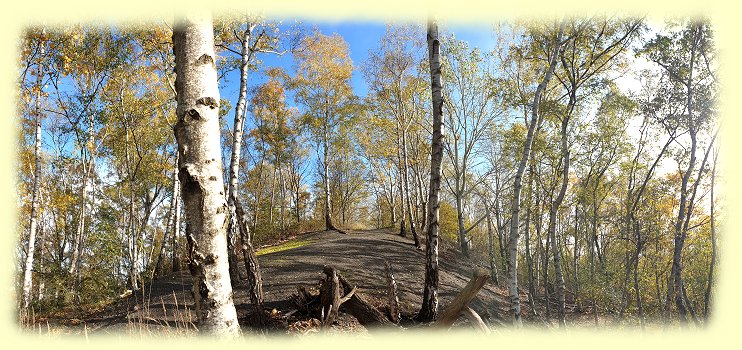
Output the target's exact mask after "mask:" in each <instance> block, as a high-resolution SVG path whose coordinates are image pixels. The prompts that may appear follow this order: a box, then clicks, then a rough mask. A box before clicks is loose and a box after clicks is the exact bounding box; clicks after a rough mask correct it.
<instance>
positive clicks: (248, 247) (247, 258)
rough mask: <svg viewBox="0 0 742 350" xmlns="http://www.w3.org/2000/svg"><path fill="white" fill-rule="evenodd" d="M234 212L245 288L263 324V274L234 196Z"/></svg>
mask: <svg viewBox="0 0 742 350" xmlns="http://www.w3.org/2000/svg"><path fill="white" fill-rule="evenodd" d="M234 203H235V214H236V215H237V225H239V231H240V240H241V241H242V257H243V259H244V262H245V270H246V271H247V288H248V294H249V296H250V303H251V304H252V307H253V313H254V314H255V316H256V321H257V323H258V325H259V326H262V325H263V324H265V314H264V313H263V275H262V273H261V272H260V265H259V264H258V257H257V255H256V254H255V248H254V247H253V245H252V235H251V234H250V226H248V225H247V220H245V218H246V215H245V211H244V210H243V209H242V205H241V204H240V201H239V200H238V199H237V198H234Z"/></svg>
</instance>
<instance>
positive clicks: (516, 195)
mask: <svg viewBox="0 0 742 350" xmlns="http://www.w3.org/2000/svg"><path fill="white" fill-rule="evenodd" d="M563 32H564V22H562V24H561V25H560V26H559V33H558V34H557V37H556V40H555V41H554V52H552V56H551V58H550V59H549V67H548V68H547V70H546V75H545V76H544V79H543V80H542V81H541V83H540V84H539V85H538V87H537V88H536V93H535V95H534V97H533V103H532V105H531V121H530V123H529V125H528V134H527V135H526V142H525V143H524V144H523V153H522V154H521V158H520V162H519V164H518V168H517V170H516V173H515V179H514V183H513V202H512V210H511V215H510V244H509V247H508V250H509V264H508V268H509V271H508V272H509V274H508V277H509V278H508V294H509V296H510V312H511V314H512V317H513V323H514V324H515V325H516V326H518V327H520V326H521V325H522V321H521V316H520V296H519V295H518V234H519V232H518V230H519V226H520V218H519V215H520V191H521V181H522V179H523V173H524V172H525V169H526V164H527V163H528V158H529V157H530V155H531V145H532V144H533V137H534V131H535V129H536V124H538V120H539V103H540V100H541V95H542V94H543V92H544V90H546V86H547V85H548V84H549V81H550V80H551V76H552V75H553V74H554V68H555V67H556V63H557V57H559V51H560V47H561V41H562V33H563Z"/></svg>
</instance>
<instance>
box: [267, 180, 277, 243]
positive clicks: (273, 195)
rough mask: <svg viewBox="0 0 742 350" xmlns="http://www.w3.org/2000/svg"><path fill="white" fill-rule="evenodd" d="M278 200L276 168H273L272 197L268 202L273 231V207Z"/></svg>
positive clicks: (269, 223)
mask: <svg viewBox="0 0 742 350" xmlns="http://www.w3.org/2000/svg"><path fill="white" fill-rule="evenodd" d="M275 200H276V168H273V175H272V176H271V199H270V201H269V202H268V203H269V205H268V228H270V230H271V231H273V207H274V205H275Z"/></svg>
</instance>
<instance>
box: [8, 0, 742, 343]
mask: <svg viewBox="0 0 742 350" xmlns="http://www.w3.org/2000/svg"><path fill="white" fill-rule="evenodd" d="M192 3H194V4H195V2H188V1H178V2H174V1H167V2H160V3H157V4H153V3H145V2H143V1H128V2H122V3H105V4H104V3H101V4H96V3H92V2H84V1H81V2H74V3H70V2H67V3H64V4H62V3H60V4H51V3H49V4H47V3H45V2H35V3H33V4H17V5H13V6H9V7H6V8H5V10H4V11H2V15H0V16H1V17H2V18H3V22H2V23H3V25H2V26H3V31H2V33H0V42H2V44H3V46H2V47H3V48H4V50H2V51H0V67H3V68H2V70H0V74H1V75H2V79H0V81H2V82H4V84H3V85H2V89H1V90H0V92H1V93H2V94H1V96H3V97H4V98H3V99H2V104H1V105H0V108H2V111H3V112H4V113H2V114H3V115H5V116H7V117H6V118H0V123H1V124H0V130H2V136H3V137H2V138H0V142H3V143H4V144H2V145H0V164H4V165H5V166H4V167H0V183H1V184H2V185H3V189H4V192H3V194H4V195H3V196H2V198H3V200H2V204H1V207H0V210H2V211H1V212H0V213H2V214H0V215H2V216H0V218H2V220H3V221H2V222H5V223H7V225H6V227H7V228H8V229H6V232H7V234H4V235H2V239H3V240H2V241H0V242H1V244H0V247H2V248H3V249H4V251H3V252H2V253H0V257H2V258H3V259H4V260H3V262H2V263H0V266H2V268H0V276H1V278H2V279H1V280H0V285H1V286H3V287H2V288H0V315H2V316H0V318H2V324H1V325H2V331H3V333H6V332H9V333H11V334H12V333H13V332H15V328H14V321H13V320H14V304H15V303H14V300H13V299H14V289H13V283H12V282H11V278H12V277H11V276H13V275H14V272H15V271H14V267H15V266H16V264H15V263H14V261H13V259H14V257H15V255H14V253H13V249H14V247H15V242H14V240H15V237H16V236H15V235H13V234H11V233H12V232H13V229H12V227H13V226H14V225H13V224H12V223H14V221H15V218H16V217H17V216H16V213H15V208H16V204H15V191H16V189H15V186H16V185H15V176H16V173H17V172H16V171H15V169H14V168H13V164H14V157H15V147H16V145H17V142H16V140H15V139H14V137H15V134H14V133H13V130H15V126H16V125H17V119H16V117H10V116H15V114H16V108H15V101H14V98H15V93H14V91H15V85H14V84H15V77H16V70H15V69H14V68H15V62H16V57H17V48H18V46H17V43H18V41H17V38H18V37H19V35H20V32H21V30H22V29H23V27H24V26H26V25H28V24H33V23H41V22H44V23H50V24H53V23H60V24H61V23H68V22H72V21H76V22H77V21H92V20H96V21H102V22H125V21H127V20H146V19H152V20H156V19H158V18H166V17H168V16H171V15H172V13H173V12H176V13H177V12H180V11H181V10H184V9H185V8H186V7H189V8H190V6H191V5H193V4H192ZM250 5H251V4H250V3H246V2H243V3H239V4H237V3H235V2H230V3H226V4H219V5H215V6H213V7H212V8H211V9H212V10H216V11H218V10H219V9H227V8H234V9H238V10H244V9H248V8H249V9H250V10H252V8H251V6H250ZM145 6H146V7H145ZM260 8H263V9H264V13H265V14H266V15H267V16H271V17H276V16H278V17H283V18H286V19H293V18H298V19H304V20H307V21H318V22H324V21H327V22H333V21H338V20H340V21H344V22H358V21H362V22H368V21H375V22H378V23H383V22H385V21H389V20H392V21H394V20H411V21H416V22H420V23H422V22H424V21H425V20H426V19H427V16H428V15H429V14H431V13H432V14H441V15H442V16H441V19H442V20H445V21H446V22H447V23H449V24H456V23H466V24H470V25H475V24H479V25H482V27H483V28H487V29H489V27H490V25H489V24H491V23H493V22H496V21H498V20H503V19H513V18H515V17H539V18H540V17H545V16H553V15H560V14H562V13H569V14H578V15H579V14H591V13H593V12H591V11H616V12H617V13H620V14H640V13H644V12H647V13H649V14H650V16H649V18H650V19H652V18H654V19H656V20H661V18H665V17H668V16H688V15H698V14H703V15H707V16H709V17H710V19H711V22H712V26H713V28H714V29H715V31H716V42H717V47H718V50H719V62H720V69H721V74H720V79H721V86H722V87H721V95H720V99H719V100H720V105H719V110H720V115H721V124H722V125H723V127H722V128H721V131H720V136H719V139H720V142H721V149H722V151H721V153H722V155H721V158H722V159H721V160H720V163H721V164H724V168H723V169H721V172H723V173H724V174H725V177H726V178H727V179H728V180H727V181H726V182H725V184H724V187H723V188H722V189H721V192H723V193H724V194H725V197H726V198H727V203H726V211H727V213H728V215H727V217H728V218H729V220H728V221H727V222H725V223H724V227H723V228H722V230H723V232H724V233H730V234H724V237H723V239H722V240H721V241H720V242H719V246H720V250H721V252H720V259H719V272H720V274H719V278H718V281H719V282H718V283H719V284H718V294H717V296H716V304H717V305H718V306H717V308H716V310H717V314H716V315H715V317H716V318H718V321H717V322H714V324H713V325H712V327H711V328H710V329H707V330H703V331H696V332H693V333H689V334H683V335H680V334H675V333H672V334H656V335H652V336H651V337H649V338H648V337H642V340H641V341H642V343H643V344H642V345H643V346H653V345H659V344H660V343H663V344H664V345H665V346H673V345H681V347H683V348H685V347H691V346H699V345H701V344H709V342H710V341H712V340H713V341H714V342H717V341H718V340H721V341H724V340H725V339H726V340H727V341H728V340H734V338H735V334H736V332H735V331H736V328H737V326H736V322H735V321H736V320H737V318H738V317H739V315H740V314H742V310H741V309H740V302H739V300H738V298H735V297H734V295H733V293H734V291H735V290H738V288H739V283H740V282H739V281H738V280H737V276H738V275H739V274H738V273H737V272H736V267H737V266H740V263H741V262H740V260H739V257H738V256H739V255H738V254H735V250H736V248H737V247H740V240H739V237H736V236H735V235H734V234H731V233H733V232H736V231H738V229H739V228H740V227H739V226H740V225H739V220H738V219H735V215H734V213H739V212H741V209H742V207H741V206H740V200H739V194H740V192H741V190H740V186H739V184H737V183H735V181H734V179H736V178H738V177H739V176H740V175H742V174H741V173H740V170H741V169H740V166H739V165H737V164H735V154H734V150H735V149H737V148H738V147H739V146H740V141H737V140H738V139H739V138H736V137H735V136H736V133H738V132H739V131H740V130H742V125H741V122H740V121H739V119H738V118H735V115H736V113H735V111H737V110H740V107H742V106H740V101H739V99H738V98H737V97H738V96H742V89H741V88H740V87H739V86H738V84H734V82H736V81H738V80H739V78H741V77H742V76H741V74H740V71H741V70H740V68H739V67H738V66H737V65H736V64H735V62H737V61H738V60H739V58H740V57H742V50H740V48H739V47H738V42H739V40H738V34H739V33H740V32H742V25H740V24H739V20H738V18H737V17H736V15H735V14H737V13H739V11H738V9H736V8H734V7H733V5H730V4H728V3H727V2H725V1H703V2H699V1H683V2H677V1H675V2H670V1H662V2H657V3H654V4H649V3H647V2H646V1H633V0H632V1H621V2H620V3H611V4H606V3H604V2H590V1H562V2H560V3H558V4H557V3H551V4H548V5H547V4H540V3H539V2H536V1H532V2H523V1H520V2H517V3H516V2H512V3H502V4H500V3H494V2H492V3H489V2H485V1H468V2H466V3H465V4H464V3H463V2H444V1H430V2H428V1H410V2H405V3H401V2H400V1H385V0H380V1H374V2H363V3H354V4H352V5H350V4H346V3H344V2H342V1H312V2H295V1H271V4H270V5H268V4H261V5H260V7H258V9H260ZM443 14H445V15H443ZM594 335H595V334H590V333H587V334H586V336H588V337H590V336H594ZM436 338H438V337H437V336H436ZM554 338H555V337H553V336H551V335H549V336H543V337H537V338H531V337H529V338H528V339H529V340H528V341H529V342H532V343H531V344H529V345H530V346H534V347H539V346H540V345H541V344H546V343H551V342H553V341H554ZM556 338H558V343H554V345H557V347H559V344H561V345H563V346H566V345H568V344H575V343H582V344H583V345H589V344H591V343H592V342H589V341H585V342H583V341H581V340H575V339H570V338H567V337H563V336H562V337H556ZM12 339H13V340H14V341H16V342H27V341H29V339H27V338H25V337H24V338H20V337H19V336H17V335H14V336H13V337H12ZM465 339H466V338H461V337H446V338H445V340H442V341H444V343H440V344H439V345H444V346H445V344H446V343H449V342H450V344H456V343H459V342H460V341H462V340H465ZM409 340H412V339H409ZM523 340H524V338H520V336H519V337H517V338H516V337H515V336H513V337H505V338H503V339H501V340H499V339H498V344H497V346H507V344H513V345H515V344H518V343H520V344H522V343H521V342H522V341H523ZM33 341H34V342H35V341H36V340H33ZM390 341H392V340H390ZM426 341H441V340H439V339H432V338H428V339H426ZM469 341H475V340H469ZM500 341H505V342H506V343H507V344H502V343H499V342H500ZM636 341H637V339H633V340H632V339H626V338H624V337H618V338H616V339H615V341H612V340H611V341H606V340H605V339H602V340H601V343H603V344H610V347H622V346H625V345H627V344H629V343H628V342H631V343H633V342H636ZM405 343H406V341H405ZM129 345H130V344H129ZM255 345H257V344H255ZM730 345H731V344H730ZM122 346H127V344H122ZM315 346H317V347H321V346H322V343H320V342H318V343H316V344H315V345H312V346H311V347H312V348H314V347H315ZM379 346H383V345H379Z"/></svg>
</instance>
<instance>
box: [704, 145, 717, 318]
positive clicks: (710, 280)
mask: <svg viewBox="0 0 742 350" xmlns="http://www.w3.org/2000/svg"><path fill="white" fill-rule="evenodd" d="M717 156H718V153H717V152H714V166H713V167H712V168H711V204H710V207H711V213H710V217H711V218H710V221H711V262H710V263H709V273H708V277H707V279H706V292H705V293H704V294H703V319H704V324H706V323H708V319H709V310H710V305H711V286H712V285H713V281H714V265H715V264H716V223H715V222H714V205H715V203H714V187H715V182H716V158H717Z"/></svg>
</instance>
